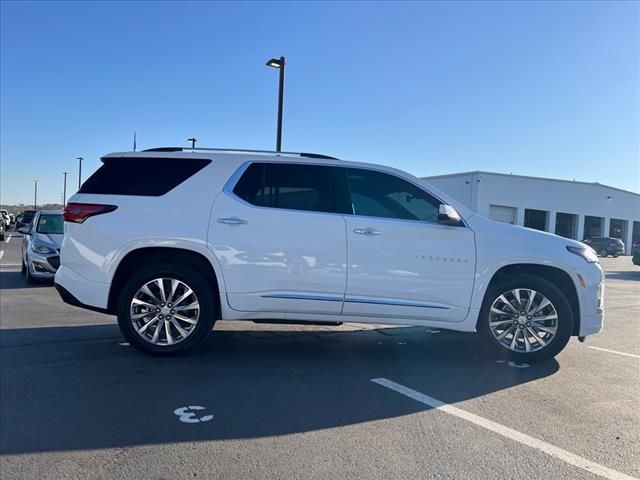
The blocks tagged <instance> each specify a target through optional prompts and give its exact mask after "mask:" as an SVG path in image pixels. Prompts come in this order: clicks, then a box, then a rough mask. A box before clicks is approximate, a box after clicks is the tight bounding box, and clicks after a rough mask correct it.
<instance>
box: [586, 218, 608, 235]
mask: <svg viewBox="0 0 640 480" xmlns="http://www.w3.org/2000/svg"><path fill="white" fill-rule="evenodd" d="M603 235H604V218H602V217H591V216H589V215H585V216H584V238H591V237H602V236H603Z"/></svg>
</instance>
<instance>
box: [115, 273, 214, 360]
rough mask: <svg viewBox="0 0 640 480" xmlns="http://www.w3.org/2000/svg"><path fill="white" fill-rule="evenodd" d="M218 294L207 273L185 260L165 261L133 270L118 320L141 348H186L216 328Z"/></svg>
mask: <svg viewBox="0 0 640 480" xmlns="http://www.w3.org/2000/svg"><path fill="white" fill-rule="evenodd" d="M216 301H217V300H216V299H214V295H213V290H212V288H211V286H210V285H209V282H208V281H207V279H206V278H205V277H204V276H203V275H202V274H201V273H200V272H198V271H197V270H195V269H193V268H191V267H188V266H184V265H181V264H171V263H166V264H160V265H155V266H151V267H148V268H145V269H143V270H141V271H140V272H138V273H137V274H135V275H133V276H132V277H131V278H130V279H129V280H128V281H127V283H126V284H125V285H124V288H123V289H122V292H121V294H120V298H119V301H118V325H119V326H120V330H121V332H122V334H123V335H124V337H125V338H126V339H127V340H128V341H129V343H130V344H131V345H132V346H133V347H134V348H136V349H138V350H140V351H142V352H145V353H149V354H154V355H171V354H178V353H182V352H186V351H187V350H191V349H193V348H194V347H196V346H197V345H198V344H200V343H201V342H202V341H203V340H204V339H205V338H206V337H207V335H208V334H209V332H210V331H211V330H212V328H213V324H214V322H215V318H216V312H217V308H216V305H217V304H216Z"/></svg>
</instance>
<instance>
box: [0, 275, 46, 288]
mask: <svg viewBox="0 0 640 480" xmlns="http://www.w3.org/2000/svg"><path fill="white" fill-rule="evenodd" d="M52 284H53V281H52V280H48V281H47V280H37V281H35V282H34V283H31V284H28V283H27V282H26V281H25V279H24V273H21V272H0V289H2V290H15V289H19V288H42V287H50V286H51V285H52Z"/></svg>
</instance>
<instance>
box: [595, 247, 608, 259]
mask: <svg viewBox="0 0 640 480" xmlns="http://www.w3.org/2000/svg"><path fill="white" fill-rule="evenodd" d="M598 255H600V256H601V257H606V256H607V255H609V252H607V250H606V249H604V248H603V249H602V250H600V252H598Z"/></svg>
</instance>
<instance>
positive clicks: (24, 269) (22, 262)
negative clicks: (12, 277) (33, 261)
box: [20, 259, 27, 273]
mask: <svg viewBox="0 0 640 480" xmlns="http://www.w3.org/2000/svg"><path fill="white" fill-rule="evenodd" d="M20 263H21V264H22V267H21V268H20V271H21V272H22V273H24V272H25V271H26V270H27V266H26V265H25V264H24V259H22V260H21V261H20Z"/></svg>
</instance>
